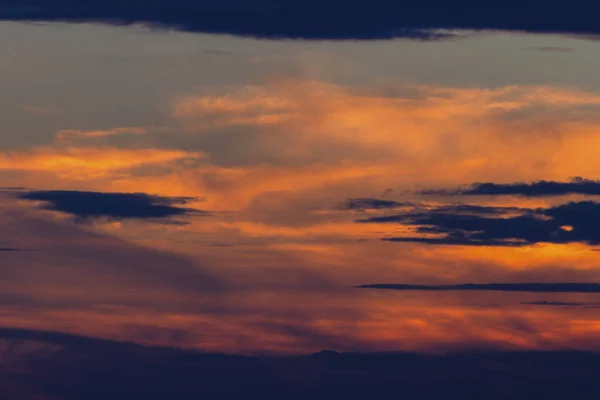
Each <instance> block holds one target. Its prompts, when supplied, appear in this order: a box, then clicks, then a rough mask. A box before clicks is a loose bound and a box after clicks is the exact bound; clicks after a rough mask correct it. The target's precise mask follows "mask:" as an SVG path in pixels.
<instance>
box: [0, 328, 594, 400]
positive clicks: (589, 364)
mask: <svg viewBox="0 0 600 400" xmlns="http://www.w3.org/2000/svg"><path fill="white" fill-rule="evenodd" d="M523 334H525V333H523ZM528 334H534V333H528ZM0 340H2V341H3V342H5V343H8V345H7V346H4V347H3V353H2V359H3V363H2V368H1V369H0V393H2V395H1V397H2V399H3V400H23V399H73V400H100V399H114V400H131V399H144V400H159V399H161V400H162V399H182V400H187V399H222V400H229V399H240V398H251V399H283V398H285V399H290V400H300V399H307V398H309V399H314V400H321V399H323V400H325V399H327V400H330V399H369V398H387V397H390V394H398V396H393V397H399V398H403V399H425V400H433V399H461V400H479V399H498V400H500V399H511V400H529V399H545V400H563V399H568V398H577V399H597V398H598V397H599V396H600V385H598V370H600V355H599V354H598V353H594V352H575V351H537V352H536V351H529V352H525V351H522V352H502V351H490V350H489V348H486V347H485V345H482V346H480V347H479V348H475V349H473V350H474V351H464V350H463V351H456V350H455V351H450V352H447V354H439V355H435V354H417V353H339V352H336V351H331V350H330V351H321V352H318V353H315V354H312V355H308V356H288V357H269V356H253V357H244V356H234V355H224V354H208V353H201V352H198V351H192V350H179V349H169V348H157V347H147V346H139V345H134V344H129V343H117V342H111V341H107V340H100V339H94V338H86V337H82V336H75V335H67V334H62V333H53V332H37V331H29V330H24V329H8V328H4V329H0ZM30 341H34V342H35V343H36V345H35V346H29V347H28V343H29V342H30ZM44 344H46V345H47V347H44ZM472 346H473V347H475V346H474V345H472ZM57 347H59V348H60V350H57Z"/></svg>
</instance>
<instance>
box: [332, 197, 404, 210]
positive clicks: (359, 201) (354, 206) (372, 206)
mask: <svg viewBox="0 0 600 400" xmlns="http://www.w3.org/2000/svg"><path fill="white" fill-rule="evenodd" d="M410 205H413V203H401V202H398V201H393V200H381V199H372V198H366V197H357V198H353V199H348V200H346V202H345V203H344V204H342V205H341V206H340V207H339V208H340V209H341V210H357V211H362V210H384V209H394V208H398V207H403V206H410Z"/></svg>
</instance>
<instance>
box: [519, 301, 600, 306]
mask: <svg viewBox="0 0 600 400" xmlns="http://www.w3.org/2000/svg"><path fill="white" fill-rule="evenodd" d="M520 304H523V305H528V306H548V307H581V306H597V305H598V303H575V302H569V301H548V300H538V301H522V302H521V303H520Z"/></svg>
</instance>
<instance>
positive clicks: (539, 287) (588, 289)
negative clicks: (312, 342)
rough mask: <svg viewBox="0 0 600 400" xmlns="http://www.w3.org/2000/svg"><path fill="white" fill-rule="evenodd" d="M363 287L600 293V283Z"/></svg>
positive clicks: (379, 285)
mask: <svg viewBox="0 0 600 400" xmlns="http://www.w3.org/2000/svg"><path fill="white" fill-rule="evenodd" d="M357 288H361V289H388V290H420V291H500V292H532V293H600V283H570V282H562V283H479V284H478V283H464V284H458V285H406V284H394V283H381V284H370V285H360V286H357Z"/></svg>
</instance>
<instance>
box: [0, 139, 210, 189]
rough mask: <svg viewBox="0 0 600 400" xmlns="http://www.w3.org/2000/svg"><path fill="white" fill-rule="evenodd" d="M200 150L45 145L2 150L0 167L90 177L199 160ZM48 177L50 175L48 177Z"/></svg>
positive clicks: (84, 179)
mask: <svg viewBox="0 0 600 400" xmlns="http://www.w3.org/2000/svg"><path fill="white" fill-rule="evenodd" d="M200 158H202V153H200V152H188V151H184V150H168V149H153V148H142V149H120V148H116V147H69V148H57V147H41V148H34V149H29V150H23V151H6V152H0V170H5V171H22V172H26V173H27V175H31V173H32V172H36V173H41V174H52V175H55V176H57V177H58V178H60V179H68V180H83V181H89V180H91V179H92V178H101V177H111V178H113V179H114V178H116V177H120V176H121V175H122V174H123V173H124V172H125V171H130V170H132V169H134V168H143V167H147V166H160V165H170V164H175V163H185V162H188V161H197V160H199V159H200ZM45 180H46V181H47V178H46V179H45Z"/></svg>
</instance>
